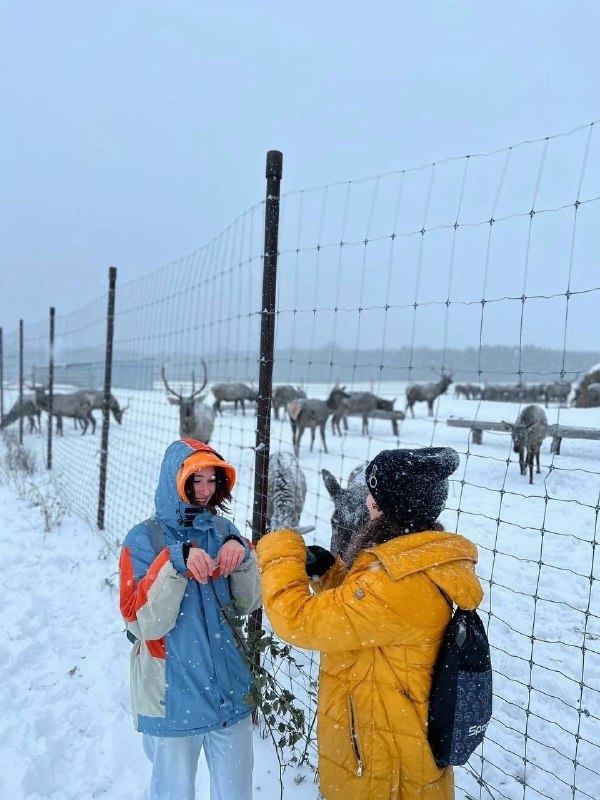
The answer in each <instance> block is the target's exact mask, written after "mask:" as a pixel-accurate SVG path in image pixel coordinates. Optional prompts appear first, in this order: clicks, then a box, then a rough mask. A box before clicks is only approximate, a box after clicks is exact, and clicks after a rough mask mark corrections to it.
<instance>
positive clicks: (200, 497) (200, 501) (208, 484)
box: [192, 467, 217, 506]
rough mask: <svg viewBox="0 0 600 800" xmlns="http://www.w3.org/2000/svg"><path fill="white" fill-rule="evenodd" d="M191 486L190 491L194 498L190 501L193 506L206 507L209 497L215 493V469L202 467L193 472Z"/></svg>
mask: <svg viewBox="0 0 600 800" xmlns="http://www.w3.org/2000/svg"><path fill="white" fill-rule="evenodd" d="M192 486H193V489H192V491H193V493H194V497H193V499H192V503H193V505H196V506H207V505H208V504H209V502H210V499H211V497H212V496H213V495H214V493H215V489H216V488H217V479H216V476H215V468H214V467H204V469H200V470H198V472H194V477H193V482H192Z"/></svg>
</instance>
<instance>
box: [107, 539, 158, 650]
mask: <svg viewBox="0 0 600 800" xmlns="http://www.w3.org/2000/svg"><path fill="white" fill-rule="evenodd" d="M168 560H169V551H168V549H167V548H166V547H165V549H164V550H162V552H160V553H159V554H158V556H157V557H156V558H155V559H154V561H153V562H152V565H151V566H150V569H149V570H148V572H147V573H146V574H145V576H144V577H143V578H142V579H141V580H140V581H139V582H138V583H137V585H136V582H135V575H134V571H133V562H132V560H131V552H130V549H129V547H125V548H123V552H122V553H121V557H120V559H119V571H120V574H121V591H120V608H121V615H122V616H123V618H124V619H126V620H127V622H135V621H136V620H137V611H138V610H139V609H140V608H141V607H142V606H143V605H144V604H145V603H146V602H147V600H148V592H149V590H150V587H151V586H152V584H153V583H154V581H155V580H156V578H157V575H158V573H159V572H160V570H161V569H162V567H163V566H164V565H165V564H166V563H167V561H168ZM146 647H147V648H148V651H149V652H150V655H151V656H154V658H165V656H166V647H165V640H164V637H163V638H162V639H146Z"/></svg>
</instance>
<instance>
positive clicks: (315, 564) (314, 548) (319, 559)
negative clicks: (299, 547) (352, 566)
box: [306, 544, 335, 578]
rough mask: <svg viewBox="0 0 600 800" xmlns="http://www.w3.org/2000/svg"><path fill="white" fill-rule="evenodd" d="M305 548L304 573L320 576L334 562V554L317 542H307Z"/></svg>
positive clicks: (312, 576)
mask: <svg viewBox="0 0 600 800" xmlns="http://www.w3.org/2000/svg"><path fill="white" fill-rule="evenodd" d="M306 549H307V551H308V552H307V553H306V574H307V575H310V577H311V578H314V577H315V576H316V577H317V578H321V577H322V576H323V575H325V573H326V572H327V570H328V569H331V567H332V566H333V565H334V564H335V556H334V555H333V553H330V552H329V550H327V549H326V548H325V547H319V545H318V544H309V545H308V547H307V548H306Z"/></svg>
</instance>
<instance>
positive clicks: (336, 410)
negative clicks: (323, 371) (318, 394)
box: [325, 385, 380, 436]
mask: <svg viewBox="0 0 600 800" xmlns="http://www.w3.org/2000/svg"><path fill="white" fill-rule="evenodd" d="M325 402H326V404H327V406H328V407H329V408H331V409H332V411H333V415H332V417H331V430H332V433H333V435H334V436H335V434H336V433H337V435H338V436H341V435H342V431H341V428H340V421H341V420H343V421H344V428H345V429H346V430H348V423H347V422H346V417H347V415H348V414H359V415H360V416H361V418H362V434H363V436H367V435H368V433H369V414H370V413H371V412H373V411H375V409H376V408H377V404H378V402H380V401H379V398H377V397H376V396H375V395H374V394H372V392H347V391H346V387H345V386H337V385H336V386H334V387H333V389H332V390H331V392H330V393H329V397H328V398H327V400H326V401H325Z"/></svg>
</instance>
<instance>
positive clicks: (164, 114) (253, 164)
mask: <svg viewBox="0 0 600 800" xmlns="http://www.w3.org/2000/svg"><path fill="white" fill-rule="evenodd" d="M598 30H600V4H599V3H598V2H597V1H596V0H564V2H558V1H557V0H528V2H522V0H519V1H518V2H517V1H515V0H508V2H503V3H500V4H498V3H481V2H452V1H451V0H436V1H435V2H433V1H432V2H420V3H415V2H404V0H389V1H387V2H383V0H372V1H371V2H369V3H364V2H361V3H358V2H353V1H352V0H351V2H348V0H346V1H345V2H343V3H342V2H329V3H325V2H323V1H322V0H321V2H319V3H317V2H315V0H304V2H302V3H287V4H285V3H281V2H278V3H275V2H271V0H258V2H254V3H248V2H247V0H246V1H245V2H241V0H230V1H229V2H228V3H224V4H221V7H216V4H205V3H201V2H198V0H169V2H165V0H105V2H103V3H85V2H81V1H80V0H53V2H48V0H28V2H23V1H22V0H0V37H1V39H0V93H1V95H0V96H1V104H2V124H1V125H0V173H1V191H0V253H1V265H2V275H3V281H2V289H1V293H0V326H2V327H3V328H4V330H5V331H6V332H8V331H12V330H14V329H15V328H16V326H17V324H18V319H19V318H20V317H23V318H24V319H25V320H26V322H35V321H38V320H42V319H45V318H46V316H47V313H48V307H49V306H50V305H55V306H56V307H57V313H59V314H65V313H68V312H70V311H73V310H75V309H78V308H80V307H81V306H83V305H84V304H86V303H88V302H89V301H91V300H93V299H95V298H97V297H98V296H100V295H101V294H102V293H103V292H104V291H105V289H106V286H107V272H108V267H109V265H116V266H117V267H118V270H119V282H120V283H124V282H128V281H131V280H133V279H137V278H139V277H141V276H144V275H147V274H149V273H151V272H153V271H154V270H156V269H157V268H159V267H161V266H163V265H164V264H167V263H169V262H171V261H173V260H174V259H177V258H179V257H181V256H183V255H185V254H186V253H188V252H190V251H193V250H196V249H198V248H199V247H201V246H202V245H203V244H205V243H206V242H207V241H208V240H209V239H210V238H211V237H212V236H214V235H215V234H216V233H218V232H219V231H220V230H221V229H223V228H224V227H225V226H227V224H228V223H230V222H231V221H232V220H233V219H234V218H235V217H237V216H238V215H239V214H240V213H242V212H243V211H245V210H246V209H247V208H248V207H249V206H251V205H253V204H255V203H257V202H260V201H261V200H262V199H263V197H264V190H265V188H264V187H265V184H264V161H265V153H266V151H267V150H269V149H280V150H282V151H283V153H284V182H283V188H284V190H285V191H290V190H292V189H299V188H303V187H309V186H313V185H321V184H325V183H329V182H332V181H338V180H348V179H352V178H360V177H363V176H367V175H372V174H376V173H383V172H387V171H389V170H399V169H402V168H407V167H411V166H414V165H418V164H423V163H429V162H431V161H434V160H436V161H438V160H441V159H443V158H445V157H448V156H455V155H465V154H467V153H472V152H486V151H489V150H494V149H496V148H501V147H504V146H507V145H511V144H515V143H518V142H520V141H522V140H524V139H536V138H539V137H544V136H548V135H552V134H555V133H559V132H562V131H568V130H570V129H572V128H574V127H577V126H579V125H584V124H586V123H590V122H592V121H593V120H595V119H598V118H600V102H599V101H598V75H599V61H600V57H599V55H598V54H599V50H598V43H597V38H598Z"/></svg>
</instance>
